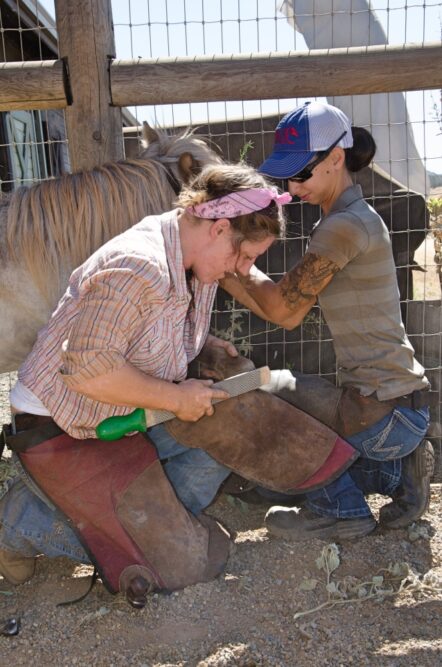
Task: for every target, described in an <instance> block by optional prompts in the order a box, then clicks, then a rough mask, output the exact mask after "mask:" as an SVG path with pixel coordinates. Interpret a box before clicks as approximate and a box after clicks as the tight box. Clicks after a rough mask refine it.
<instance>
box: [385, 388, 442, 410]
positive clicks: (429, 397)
mask: <svg viewBox="0 0 442 667" xmlns="http://www.w3.org/2000/svg"><path fill="white" fill-rule="evenodd" d="M440 401H441V397H440V396H439V392H438V391H429V390H428V389H420V390H416V391H413V392H411V394H407V395H406V396H396V398H391V399H390V400H388V401H385V402H386V403H391V404H392V405H398V406H399V407H402V408H411V409H412V410H419V408H424V407H431V406H434V405H438V404H439V403H440ZM382 402H383V401H382Z"/></svg>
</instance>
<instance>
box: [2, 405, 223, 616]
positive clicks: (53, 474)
mask: <svg viewBox="0 0 442 667" xmlns="http://www.w3.org/2000/svg"><path fill="white" fill-rule="evenodd" d="M20 418H22V421H23V419H27V420H28V421H31V422H32V420H34V422H38V421H39V420H40V421H41V418H39V417H34V416H33V415H17V418H16V423H17V429H18V430H19V431H20ZM4 433H5V439H6V443H7V445H8V446H9V447H10V448H11V449H12V450H13V451H15V452H16V453H17V455H18V457H19V459H20V461H21V463H22V465H23V467H24V468H25V470H26V471H27V473H28V474H29V475H30V477H31V478H32V480H33V481H34V482H35V483H36V484H37V487H38V488H39V489H40V490H41V491H43V494H44V495H45V496H46V497H47V498H48V499H49V500H50V501H51V502H52V504H54V505H55V506H56V508H57V509H58V511H59V512H61V514H62V517H63V518H64V519H65V520H66V521H67V522H68V524H69V525H70V526H71V527H72V529H73V530H74V531H75V533H76V534H77V536H78V538H79V540H80V541H81V543H82V545H83V547H84V548H85V550H86V552H87V553H88V555H89V557H90V559H91V561H92V563H93V564H94V565H95V566H96V568H97V570H98V572H99V573H100V576H101V578H102V580H103V583H104V584H105V586H106V587H107V589H108V590H109V591H110V592H111V593H116V592H118V591H121V592H122V593H125V594H126V596H127V598H128V600H129V602H131V603H134V600H136V599H138V601H140V600H141V601H143V600H144V601H145V595H146V594H147V593H148V592H152V591H155V590H167V591H173V590H176V589H181V588H184V587H185V586H188V585H190V584H195V583H197V582H204V581H209V580H211V579H213V578H214V577H216V576H217V575H218V574H219V573H220V572H222V570H223V569H224V566H225V563H226V561H227V558H228V553H229V542H230V540H229V536H228V534H227V533H226V531H225V530H224V529H223V528H221V526H219V524H218V523H217V522H215V521H214V520H213V519H211V518H210V517H207V516H204V515H201V516H200V517H198V518H196V517H194V516H193V515H192V514H191V513H190V512H188V511H187V510H186V508H185V507H184V506H183V505H182V504H181V502H180V501H179V500H178V499H177V497H176V495H175V492H174V490H173V488H172V486H171V484H170V483H169V481H168V479H167V478H166V475H165V474H164V472H163V468H162V465H161V463H160V461H159V460H158V457H157V453H156V449H155V447H154V445H153V444H152V443H151V442H150V440H149V439H148V438H147V437H146V436H145V435H144V434H143V435H142V434H138V435H135V436H132V437H125V438H121V439H120V440H117V441H114V442H101V441H100V440H95V439H93V440H92V439H91V440H76V439H74V438H72V437H71V436H69V435H67V434H66V433H64V432H63V431H62V430H61V429H59V428H58V427H57V426H56V425H55V424H54V422H49V423H46V424H43V425H42V426H38V425H37V426H36V427H34V428H32V427H31V428H30V429H28V430H25V431H23V432H22V433H20V432H19V433H18V434H17V435H16V436H14V435H11V434H10V433H8V432H7V430H5V429H4ZM134 606H140V607H141V606H143V604H142V603H140V602H139V603H138V604H134Z"/></svg>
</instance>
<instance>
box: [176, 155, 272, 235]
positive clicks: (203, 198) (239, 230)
mask: <svg viewBox="0 0 442 667" xmlns="http://www.w3.org/2000/svg"><path fill="white" fill-rule="evenodd" d="M271 187H273V186H272V184H271V183H270V182H269V181H268V180H267V179H266V178H265V177H264V176H262V175H261V174H259V173H258V172H257V171H256V170H255V169H253V167H249V166H248V165H245V164H243V163H238V164H221V165H208V166H206V167H204V169H203V170H202V171H201V173H200V174H198V175H197V176H196V177H195V178H193V179H192V180H191V181H190V182H189V183H188V184H187V185H185V186H184V187H183V189H182V190H181V193H180V195H179V196H178V199H177V204H178V206H182V207H183V208H185V209H187V208H189V207H192V206H195V205H197V204H203V203H205V202H208V201H212V200H213V199H218V198H220V197H224V196H225V195H228V194H230V193H232V192H238V191H240V190H249V189H253V188H271ZM197 221H198V218H195V222H196V224H197ZM230 224H231V226H232V229H233V244H234V246H235V247H238V246H239V245H240V244H241V242H242V241H244V240H247V241H253V242H258V241H263V240H264V239H266V238H268V237H269V236H274V237H279V236H281V235H282V233H283V231H284V227H285V222H284V217H283V215H282V212H281V208H280V207H279V206H277V205H276V203H275V202H274V201H272V202H271V203H270V204H269V206H267V207H266V208H264V209H261V210H259V211H254V212H253V213H246V214H244V215H239V216H236V217H234V218H230Z"/></svg>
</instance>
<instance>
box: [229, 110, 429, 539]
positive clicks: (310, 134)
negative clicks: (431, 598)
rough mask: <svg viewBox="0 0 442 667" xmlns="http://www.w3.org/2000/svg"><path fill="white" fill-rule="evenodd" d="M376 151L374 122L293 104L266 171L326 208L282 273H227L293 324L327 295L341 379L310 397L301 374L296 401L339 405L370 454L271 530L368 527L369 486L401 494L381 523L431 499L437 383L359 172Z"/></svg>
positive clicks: (265, 308) (259, 306)
mask: <svg viewBox="0 0 442 667" xmlns="http://www.w3.org/2000/svg"><path fill="white" fill-rule="evenodd" d="M375 150H376V146H375V143H374V140H373V138H372V136H371V135H370V133H369V132H367V131H366V130H365V129H363V128H356V127H352V126H351V123H350V120H349V119H348V118H347V116H346V115H345V114H344V113H343V112H342V111H341V110H340V109H338V108H336V107H334V106H331V105H329V104H322V103H319V102H311V103H306V104H305V105H303V106H301V107H299V108H297V109H295V110H294V111H293V112H291V113H289V114H287V115H286V116H285V117H284V118H283V119H282V120H281V122H280V123H279V125H278V127H277V129H276V133H275V145H274V150H273V153H272V154H271V155H270V157H269V158H268V159H267V160H265V162H264V163H263V164H262V166H261V167H260V171H261V172H263V173H264V174H267V175H269V176H272V177H273V178H279V179H287V180H288V189H289V191H290V194H292V195H296V196H297V197H299V198H300V199H301V200H302V201H304V202H308V203H310V204H318V205H320V207H321V211H322V216H321V219H320V220H319V222H318V223H317V224H316V226H315V228H314V230H313V233H312V236H311V240H310V243H309V245H308V248H307V251H306V253H305V255H304V257H303V258H302V259H301V260H300V261H299V262H298V263H297V264H296V265H295V266H294V267H293V268H292V269H291V270H290V271H288V272H287V273H286V274H285V275H284V276H283V278H282V279H281V280H280V281H279V282H278V283H276V284H275V283H274V282H273V281H272V280H270V279H269V278H268V277H267V276H266V275H265V274H263V273H261V272H260V271H259V270H258V269H256V267H253V269H252V271H251V272H250V274H249V275H248V276H246V275H243V274H238V273H237V274H236V276H232V277H228V278H227V279H226V280H225V281H224V282H223V287H224V288H225V289H226V290H227V291H229V292H230V293H231V294H232V295H233V296H235V297H236V298H237V299H238V300H240V301H242V302H243V303H244V304H245V305H247V306H248V307H249V308H250V309H251V310H253V311H254V312H255V313H257V314H258V315H260V316H261V317H264V318H266V319H268V320H271V321H273V322H275V323H277V324H280V325H282V326H284V327H286V328H288V329H292V328H294V327H296V326H298V325H299V324H300V323H301V322H302V320H303V318H304V317H305V316H306V315H307V313H308V312H309V311H310V309H311V308H312V306H313V305H314V304H315V303H316V301H318V302H319V304H320V306H321V308H322V312H323V315H324V317H325V320H326V322H327V325H328V327H329V328H330V331H331V334H332V337H333V344H334V349H335V354H336V359H337V369H338V370H337V372H338V385H339V387H340V388H339V389H338V388H335V387H334V386H333V385H331V383H327V381H325V380H323V379H322V378H317V387H316V390H315V391H314V392H313V399H312V400H311V401H310V405H305V403H306V401H304V403H302V397H303V384H302V376H301V375H298V376H297V377H298V380H299V384H298V389H299V391H298V392H295V394H296V393H297V394H298V397H292V400H293V402H295V403H296V404H298V405H299V407H301V405H302V408H303V409H305V410H307V411H310V412H311V414H313V415H314V416H318V418H321V417H319V412H318V410H319V408H320V406H319V403H320V402H321V403H324V402H325V403H328V404H329V405H336V406H337V407H336V412H335V414H334V416H333V418H330V421H329V424H330V425H332V426H333V427H334V428H335V430H337V431H338V432H340V435H342V436H343V437H346V439H347V440H348V441H349V442H350V443H351V444H352V445H353V446H354V447H355V448H356V449H357V450H358V451H359V452H360V454H361V456H360V458H359V459H358V461H357V462H356V464H354V465H353V466H352V468H350V470H349V471H348V472H347V473H345V474H344V475H342V476H341V477H340V478H339V479H338V480H336V481H335V482H333V483H332V484H330V485H329V486H327V487H326V488H324V489H321V490H319V491H316V492H313V493H311V494H308V495H307V506H306V508H303V509H302V510H301V511H300V512H297V511H295V510H293V509H287V508H285V507H275V508H272V509H271V510H270V511H269V513H268V515H267V517H266V523H267V526H268V528H269V530H270V531H271V532H273V533H274V534H276V535H281V536H284V537H286V538H292V539H301V538H302V537H305V536H317V537H321V538H324V539H339V538H341V539H342V538H354V537H359V536H363V535H365V534H367V533H369V532H371V531H372V530H373V529H374V528H375V527H376V522H375V520H374V518H373V516H372V514H371V511H370V509H369V507H368V505H367V502H366V500H365V494H368V493H382V494H384V495H387V496H390V497H392V499H393V501H392V502H391V503H389V504H388V505H387V506H385V507H384V508H382V510H381V514H380V522H381V524H382V525H384V526H387V527H391V528H399V527H403V526H406V525H408V524H410V523H412V522H413V521H416V520H417V519H418V518H419V517H420V516H421V515H422V514H423V513H424V512H425V510H426V509H427V506H428V502H429V493H430V487H429V482H430V477H431V474H432V471H433V466H434V455H433V451H432V448H431V445H430V444H429V443H428V442H426V441H423V438H424V436H425V434H426V431H427V428H428V424H429V409H428V402H429V392H428V389H429V382H428V380H427V378H426V377H425V371H424V369H423V368H422V366H421V365H420V364H419V363H418V362H417V360H416V359H415V357H414V351H413V348H412V346H411V345H410V342H409V340H408V338H407V336H406V333H405V329H404V326H403V323H402V320H401V312H400V305H399V292H398V287H397V281H396V270H395V265H394V261H393V255H392V251H391V245H390V239H389V234H388V230H387V228H386V226H385V224H384V222H383V221H382V219H381V218H380V217H379V215H378V214H377V213H376V212H375V211H374V209H373V208H371V207H370V206H369V205H368V204H367V202H366V201H365V200H364V199H363V194H362V190H361V188H360V186H359V185H353V182H352V177H351V173H352V172H357V171H359V170H360V169H362V168H363V167H365V166H367V165H368V164H369V163H370V162H371V160H372V158H373V156H374V153H375ZM310 385H311V380H310ZM308 395H309V396H310V394H308ZM307 403H308V401H307ZM312 446H313V443H312Z"/></svg>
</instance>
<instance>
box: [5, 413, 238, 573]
mask: <svg viewBox="0 0 442 667" xmlns="http://www.w3.org/2000/svg"><path fill="white" fill-rule="evenodd" d="M148 435H149V437H150V439H151V440H152V442H153V443H154V444H155V446H156V449H157V452H158V456H159V458H160V460H161V461H163V469H164V471H165V473H166V475H167V477H168V479H169V481H170V482H171V484H172V486H173V487H174V489H175V492H176V494H177V496H178V498H179V499H180V500H181V502H182V503H183V505H185V507H186V508H187V509H188V510H189V511H190V512H192V513H193V514H195V515H198V514H200V512H201V511H202V510H203V509H204V508H205V507H207V506H208V505H210V503H211V502H212V500H213V499H214V497H215V494H216V492H217V490H218V488H219V486H220V485H221V483H222V482H223V481H224V480H225V479H226V477H227V476H228V475H229V474H230V472H231V471H230V470H229V469H228V468H225V467H224V466H222V465H221V464H220V463H217V462H216V461H215V460H214V459H212V457H211V456H209V454H207V452H205V451H203V450H202V449H190V448H189V447H185V446H184V445H180V444H179V443H178V442H177V441H176V440H175V439H174V438H173V437H172V436H171V435H169V433H168V432H167V430H166V428H165V427H164V426H162V425H158V426H153V427H152V428H150V429H148ZM0 548H5V549H9V550H10V551H15V552H18V553H20V554H21V555H23V556H30V557H32V556H36V555H38V554H45V555H46V556H49V557H56V556H67V557H69V558H72V559H73V560H77V561H80V562H82V563H89V562H90V561H89V558H88V556H87V554H86V552H85V551H84V549H83V547H82V545H81V543H80V542H79V540H78V538H77V536H76V534H75V533H74V532H73V530H72V529H71V528H70V527H69V526H68V524H67V523H66V522H65V521H64V520H62V519H60V517H59V516H57V513H56V512H54V510H53V509H51V507H49V506H48V504H47V503H46V502H44V501H43V500H42V499H41V498H39V497H38V496H37V495H36V494H35V493H33V492H32V491H31V490H30V488H29V487H28V485H27V484H25V483H24V482H23V480H22V479H21V477H20V476H19V477H14V478H12V479H11V480H9V484H8V490H7V493H6V494H5V495H4V496H3V497H2V498H1V499H0Z"/></svg>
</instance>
